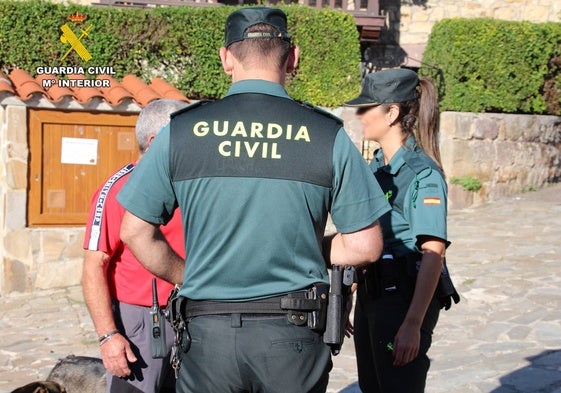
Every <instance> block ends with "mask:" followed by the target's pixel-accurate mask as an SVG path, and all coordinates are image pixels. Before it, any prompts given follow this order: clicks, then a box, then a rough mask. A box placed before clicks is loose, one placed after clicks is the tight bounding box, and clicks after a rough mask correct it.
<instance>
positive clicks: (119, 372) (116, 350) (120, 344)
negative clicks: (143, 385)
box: [101, 334, 137, 378]
mask: <svg viewBox="0 0 561 393" xmlns="http://www.w3.org/2000/svg"><path fill="white" fill-rule="evenodd" d="M101 358H102V359H103V365H104V366H105V368H106V369H107V371H108V372H109V373H111V374H112V375H114V376H116V377H119V378H122V377H126V376H129V375H130V373H131V370H130V368H129V362H131V363H134V362H136V360H137V359H136V356H134V353H133V351H132V349H131V346H130V343H129V341H128V340H127V339H126V338H125V337H124V336H122V335H120V334H115V335H114V336H112V337H111V338H110V339H109V340H107V341H106V342H105V343H104V344H103V345H102V346H101Z"/></svg>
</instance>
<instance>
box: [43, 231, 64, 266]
mask: <svg viewBox="0 0 561 393" xmlns="http://www.w3.org/2000/svg"><path fill="white" fill-rule="evenodd" d="M42 237H43V239H42V242H41V246H42V258H41V259H40V261H42V262H45V263H47V262H56V261H60V260H61V258H62V255H63V253H64V249H65V248H66V246H67V240H66V233H65V232H64V231H63V230H56V231H44V232H42Z"/></svg>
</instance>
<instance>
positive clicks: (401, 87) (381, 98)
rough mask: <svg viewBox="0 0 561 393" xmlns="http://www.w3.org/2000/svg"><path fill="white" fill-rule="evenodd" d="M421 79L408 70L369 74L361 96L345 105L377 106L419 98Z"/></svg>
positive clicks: (400, 69)
mask: <svg viewBox="0 0 561 393" xmlns="http://www.w3.org/2000/svg"><path fill="white" fill-rule="evenodd" d="M418 84H419V77H418V76H417V73H415V72H414V71H411V70H408V69H406V68H396V69H391V70H383V71H378V72H375V73H374V74H368V75H366V77H365V78H364V81H363V83H362V90H361V92H360V95H359V96H358V97H357V98H355V99H352V100H350V101H347V102H345V103H344V105H346V106H376V105H380V104H389V103H393V102H404V101H410V100H414V99H416V98H417V85H418Z"/></svg>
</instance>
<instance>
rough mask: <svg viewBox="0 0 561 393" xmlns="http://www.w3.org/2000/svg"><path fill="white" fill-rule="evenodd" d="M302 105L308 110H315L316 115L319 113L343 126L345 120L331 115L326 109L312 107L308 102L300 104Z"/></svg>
mask: <svg viewBox="0 0 561 393" xmlns="http://www.w3.org/2000/svg"><path fill="white" fill-rule="evenodd" d="M299 104H300V105H302V106H305V107H306V108H308V109H311V110H313V111H314V112H316V113H319V114H320V115H323V116H326V117H329V118H330V119H332V120H335V121H336V122H337V123H340V124H341V125H343V120H342V119H341V118H339V117H337V116H335V115H334V114H333V113H330V112H328V111H326V110H325V109H321V108H320V107H317V106H315V105H312V104H310V103H308V102H299Z"/></svg>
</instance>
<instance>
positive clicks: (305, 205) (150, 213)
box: [118, 80, 390, 301]
mask: <svg viewBox="0 0 561 393" xmlns="http://www.w3.org/2000/svg"><path fill="white" fill-rule="evenodd" d="M250 102H251V104H249V103H250ZM240 108H243V109H241V110H240ZM279 108H283V109H279ZM285 108H291V111H290V112H287V111H286V110H284V109H285ZM224 113H226V114H227V117H228V119H229V121H228V122H226V121H223V120H224V119H223V117H224V116H226V115H224ZM269 119H270V120H269ZM302 119H303V120H302ZM300 120H302V121H305V122H308V123H304V126H302V125H301V124H300V123H298V121H300ZM317 124H328V125H330V126H329V127H328V129H325V130H323V129H317V127H316V126H317ZM189 127H191V128H189ZM303 127H304V128H303ZM306 127H307V128H306ZM295 151H298V154H297V155H295V153H294V152H295ZM319 151H321V152H328V153H327V154H323V153H322V155H318V152H319ZM316 156H317V158H318V160H309V157H316ZM301 162H307V164H306V165H303V164H302V163H301ZM316 162H319V163H318V164H317V165H314V163H316ZM309 163H312V165H309ZM263 168H265V169H263ZM268 173H271V174H272V175H271V176H268V175H267V176H266V174H268ZM316 174H319V175H316ZM118 199H119V201H120V202H121V203H122V205H123V206H124V207H125V208H126V209H127V210H129V211H130V212H132V213H133V214H134V215H136V216H138V217H140V218H142V219H144V220H146V221H148V222H152V223H157V224H160V223H164V222H166V221H167V220H168V219H169V217H170V216H171V213H172V212H173V210H174V208H175V207H176V206H177V205H179V206H180V208H181V213H182V215H183V222H184V225H185V235H186V250H187V260H186V268H185V277H184V282H183V286H182V288H181V290H180V294H181V295H182V296H186V297H188V298H191V299H206V300H223V301H240V300H250V299H257V298H263V297H268V296H274V295H277V294H282V293H286V292H291V291H296V290H300V289H303V288H307V287H309V286H310V285H311V284H313V283H315V282H325V283H327V282H328V274H327V269H326V267H325V263H324V261H323V258H322V254H321V239H322V238H323V235H324V230H325V224H326V220H327V215H328V212H330V213H331V215H332V218H333V222H334V224H335V226H336V228H337V230H338V231H340V232H354V231H357V230H359V229H362V228H364V227H366V226H368V225H370V224H372V223H373V222H374V221H375V220H377V219H378V218H379V217H380V216H381V215H382V214H384V213H385V212H387V211H388V210H389V208H390V207H389V205H388V203H387V202H386V200H385V198H384V194H383V193H382V191H381V189H380V187H379V185H378V184H377V183H376V181H375V179H374V177H373V176H372V173H371V172H370V170H369V169H368V166H367V165H366V163H365V162H364V160H363V158H362V157H361V155H360V153H359V151H358V149H357V148H356V147H355V146H354V145H353V143H352V142H351V140H350V138H349V137H348V136H347V134H346V133H345V131H344V129H342V128H341V122H340V120H339V119H335V118H333V117H331V116H329V115H326V114H321V113H317V111H316V110H314V109H311V108H307V107H303V106H302V105H300V104H297V103H296V102H294V101H293V100H291V99H290V97H289V96H288V95H287V93H286V91H285V90H284V88H283V87H282V86H281V85H279V84H275V83H271V82H265V81H257V80H250V81H241V82H238V83H235V84H233V85H232V87H231V89H230V91H229V92H228V95H227V96H226V97H225V98H224V99H223V100H220V101H216V102H211V103H208V104H202V105H199V106H197V107H194V108H192V109H189V108H188V109H187V110H185V111H183V112H181V113H178V114H176V115H175V116H174V117H173V119H172V122H171V126H168V127H167V128H164V129H163V130H162V131H161V132H160V133H159V134H158V136H157V137H156V138H155V140H154V141H153V142H152V144H151V146H150V149H149V150H148V152H147V153H146V154H145V156H144V157H143V158H142V160H141V161H140V162H139V164H138V166H137V168H136V169H135V171H134V172H133V174H132V176H131V178H130V179H129V181H128V182H127V184H126V185H125V187H124V188H123V190H122V191H121V193H120V194H119V197H118Z"/></svg>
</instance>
